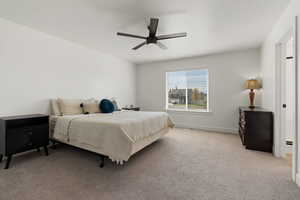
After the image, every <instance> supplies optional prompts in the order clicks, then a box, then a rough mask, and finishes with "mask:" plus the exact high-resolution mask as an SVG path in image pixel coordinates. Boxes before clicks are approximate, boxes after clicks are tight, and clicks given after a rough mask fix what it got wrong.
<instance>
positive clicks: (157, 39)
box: [117, 18, 187, 50]
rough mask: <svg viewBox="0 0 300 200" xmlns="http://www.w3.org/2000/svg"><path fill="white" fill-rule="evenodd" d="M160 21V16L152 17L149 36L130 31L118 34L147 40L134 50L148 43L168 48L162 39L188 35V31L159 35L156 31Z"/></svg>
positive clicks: (134, 48)
mask: <svg viewBox="0 0 300 200" xmlns="http://www.w3.org/2000/svg"><path fill="white" fill-rule="evenodd" d="M158 21H159V19H158V18H151V19H150V25H149V26H148V30H149V36H148V37H145V36H139V35H133V34H128V33H120V32H118V33H117V35H120V36H125V37H132V38H138V39H143V40H146V41H144V42H143V43H141V44H139V45H137V46H135V47H133V48H132V50H137V49H139V48H141V47H142V46H144V45H148V44H156V45H157V46H159V47H160V48H161V49H167V47H166V46H165V45H164V44H162V43H161V42H160V40H167V39H172V38H179V37H186V36H187V33H185V32H183V33H174V34H169V35H158V36H157V35H156V33H157V27H158Z"/></svg>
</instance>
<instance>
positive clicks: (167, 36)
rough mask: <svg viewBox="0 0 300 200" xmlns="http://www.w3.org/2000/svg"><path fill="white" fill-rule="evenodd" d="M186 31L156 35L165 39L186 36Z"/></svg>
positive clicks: (160, 38)
mask: <svg viewBox="0 0 300 200" xmlns="http://www.w3.org/2000/svg"><path fill="white" fill-rule="evenodd" d="M186 36H187V33H185V32H184V33H174V34H169V35H159V36H157V39H158V40H167V39H172V38H179V37H186Z"/></svg>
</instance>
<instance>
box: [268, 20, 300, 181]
mask: <svg viewBox="0 0 300 200" xmlns="http://www.w3.org/2000/svg"><path fill="white" fill-rule="evenodd" d="M297 34H298V17H295V21H294V23H293V26H291V27H290V29H289V30H288V31H287V32H285V34H284V35H283V36H282V38H281V39H280V40H279V41H278V42H277V43H276V46H275V59H276V60H275V115H274V117H275V119H274V120H275V125H274V128H275V134H274V148H273V149H274V155H275V156H277V157H283V156H284V155H283V153H284V148H285V146H284V145H285V144H284V134H282V133H281V130H282V123H281V122H282V119H283V117H282V112H281V110H282V108H281V107H282V102H281V100H282V99H281V97H282V88H281V81H282V79H281V69H282V57H283V56H282V43H283V42H284V41H286V38H287V37H288V36H293V38H294V56H295V58H294V59H295V98H296V99H295V102H296V103H295V133H294V143H293V165H292V179H293V181H296V176H297V173H298V172H297V169H298V166H297V164H298V131H299V130H298V122H299V121H298V105H299V103H300V102H299V101H298V94H299V92H298V88H299V87H298V84H299V83H298V80H297V78H298V71H299V70H298V51H297V44H298V37H297V36H298V35H297Z"/></svg>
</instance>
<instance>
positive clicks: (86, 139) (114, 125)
mask: <svg viewBox="0 0 300 200" xmlns="http://www.w3.org/2000/svg"><path fill="white" fill-rule="evenodd" d="M173 126H174V124H173V123H172V121H171V119H170V117H169V115H168V114H167V113H164V112H141V111H140V112H135V111H119V112H114V113H110V114H104V113H99V114H90V115H69V116H62V117H58V118H57V122H56V125H55V129H54V136H53V137H54V138H56V139H58V140H61V141H67V142H71V143H72V142H76V143H82V144H89V145H92V146H94V147H96V148H97V149H101V152H103V154H105V155H107V156H109V158H110V159H111V160H113V161H117V162H119V163H122V162H123V161H127V160H128V159H129V157H130V156H131V148H132V144H133V143H135V142H137V141H139V140H142V139H144V138H147V137H149V136H151V135H153V134H155V133H157V132H159V131H160V130H162V129H165V128H168V127H173Z"/></svg>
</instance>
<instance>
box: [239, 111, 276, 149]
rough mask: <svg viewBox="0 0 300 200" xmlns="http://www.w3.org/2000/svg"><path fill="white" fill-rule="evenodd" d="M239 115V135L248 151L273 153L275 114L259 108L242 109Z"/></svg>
mask: <svg viewBox="0 0 300 200" xmlns="http://www.w3.org/2000/svg"><path fill="white" fill-rule="evenodd" d="M239 114H240V116H239V134H240V137H241V140H242V143H243V145H244V146H245V147H246V149H251V150H257V151H265V152H272V149H273V113H272V112H270V111H267V110H265V109H262V108H259V107H256V108H254V109H251V108H248V107H240V108H239Z"/></svg>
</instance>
